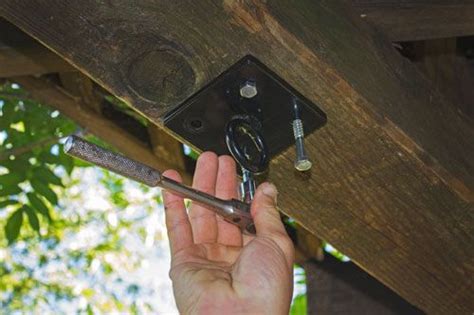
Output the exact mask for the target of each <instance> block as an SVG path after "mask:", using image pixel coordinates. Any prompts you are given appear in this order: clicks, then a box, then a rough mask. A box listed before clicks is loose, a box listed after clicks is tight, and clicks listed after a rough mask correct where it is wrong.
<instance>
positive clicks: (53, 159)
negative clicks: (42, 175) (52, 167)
mask: <svg viewBox="0 0 474 315" xmlns="http://www.w3.org/2000/svg"><path fill="white" fill-rule="evenodd" d="M38 159H39V160H40V161H42V162H44V163H49V164H61V159H60V158H59V156H57V155H54V154H51V152H49V151H46V150H43V151H42V152H41V153H40V154H39V156H38Z"/></svg>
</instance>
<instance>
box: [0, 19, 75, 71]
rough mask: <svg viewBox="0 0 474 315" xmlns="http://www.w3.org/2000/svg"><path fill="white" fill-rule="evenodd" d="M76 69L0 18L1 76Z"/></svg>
mask: <svg viewBox="0 0 474 315" xmlns="http://www.w3.org/2000/svg"><path fill="white" fill-rule="evenodd" d="M61 71H74V68H73V67H72V66H71V65H70V64H68V63H67V62H66V61H64V60H63V59H62V58H61V57H59V56H58V55H56V54H55V53H53V52H52V51H50V50H49V49H47V48H45V47H44V46H42V45H41V44H39V43H37V42H35V41H34V40H33V39H32V38H30V37H29V36H27V35H25V34H24V33H22V32H21V31H19V30H18V29H17V28H16V27H14V26H12V25H11V24H9V23H7V22H6V21H4V20H1V19H0V78H9V77H15V76H25V75H42V74H47V73H53V72H61Z"/></svg>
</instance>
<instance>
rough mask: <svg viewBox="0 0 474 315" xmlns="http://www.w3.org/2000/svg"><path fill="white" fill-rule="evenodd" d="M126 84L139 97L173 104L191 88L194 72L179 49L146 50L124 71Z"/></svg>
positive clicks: (161, 105)
mask: <svg viewBox="0 0 474 315" xmlns="http://www.w3.org/2000/svg"><path fill="white" fill-rule="evenodd" d="M127 79H128V82H129V87H130V88H131V89H132V91H133V92H134V93H135V94H136V95H137V96H138V97H140V98H141V99H143V100H145V101H148V102H152V103H159V104H157V105H159V106H160V107H166V106H169V105H174V104H175V103H176V102H178V101H181V100H182V99H183V97H185V96H186V95H187V92H188V91H189V90H190V89H192V87H193V86H194V82H195V74H194V71H193V68H192V67H191V65H190V64H189V63H188V62H187V60H186V59H185V58H184V57H183V56H182V55H181V54H179V53H178V52H176V51H173V50H170V49H160V50H152V51H147V52H145V53H143V54H141V55H139V56H137V57H136V58H134V59H132V60H131V62H130V65H129V67H128V71H127Z"/></svg>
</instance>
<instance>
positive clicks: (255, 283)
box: [164, 152, 294, 314]
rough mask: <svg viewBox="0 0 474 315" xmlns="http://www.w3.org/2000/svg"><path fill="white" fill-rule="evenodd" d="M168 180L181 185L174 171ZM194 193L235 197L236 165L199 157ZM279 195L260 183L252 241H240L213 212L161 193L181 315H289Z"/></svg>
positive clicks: (289, 263) (289, 248) (287, 250)
mask: <svg viewBox="0 0 474 315" xmlns="http://www.w3.org/2000/svg"><path fill="white" fill-rule="evenodd" d="M164 175H165V176H167V177H170V178H173V179H175V180H178V181H180V180H181V179H180V176H179V174H178V173H177V172H175V171H166V172H165V173H164ZM193 187H194V188H196V189H198V190H201V191H204V192H207V193H209V194H213V195H216V196H217V197H219V198H223V199H230V198H236V195H237V177H236V166H235V162H234V161H233V159H232V158H231V157H229V156H221V157H219V158H218V157H217V156H216V155H215V154H214V153H211V152H206V153H203V154H202V155H201V156H200V157H199V159H198V162H197V166H196V172H195V176H194V181H193ZM276 194H277V192H276V189H275V187H274V186H273V185H271V184H268V183H264V184H262V185H260V187H259V188H258V189H257V192H256V195H255V199H254V201H253V203H252V210H251V212H252V217H253V219H254V222H255V227H256V230H257V235H256V236H248V235H243V234H242V232H241V231H240V230H239V229H238V228H237V227H236V226H234V225H232V224H229V223H227V222H225V221H223V220H222V218H221V217H218V216H216V215H215V214H214V212H212V211H210V210H208V209H206V208H204V207H202V206H200V205H197V204H196V205H192V206H191V208H190V209H189V214H188V213H187V211H186V208H185V206H184V202H183V199H182V198H181V197H179V196H177V195H174V194H172V193H169V192H164V202H165V209H166V225H167V228H168V236H169V240H170V247H171V270H170V277H171V280H172V281H173V290H174V295H175V298H176V304H177V306H178V309H179V311H180V313H182V314H287V313H288V308H289V305H290V301H291V294H292V283H293V282H292V275H293V273H292V269H293V255H294V249H293V244H292V242H291V240H290V239H289V237H288V235H287V234H286V232H285V229H284V227H283V224H282V222H281V220H280V217H279V214H278V211H277V209H276Z"/></svg>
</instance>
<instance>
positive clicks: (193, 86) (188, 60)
mask: <svg viewBox="0 0 474 315" xmlns="http://www.w3.org/2000/svg"><path fill="white" fill-rule="evenodd" d="M0 15H3V16H5V17H6V18H7V19H9V20H10V21H11V22H13V23H14V24H16V25H18V26H19V27H21V28H22V29H24V30H25V31H26V32H28V33H29V34H31V35H32V36H34V37H35V38H37V39H39V40H40V41H41V42H43V43H44V44H45V45H47V46H48V47H50V48H51V49H53V50H55V51H56V52H57V53H59V54H60V55H62V56H63V57H64V58H66V59H67V60H68V61H70V62H72V63H73V64H74V65H76V66H77V67H79V68H81V70H82V71H84V72H86V73H87V74H88V75H89V76H90V77H92V78H94V80H96V81H98V82H99V83H100V84H101V85H103V86H104V87H106V88H107V89H108V90H109V91H112V92H113V93H114V94H115V95H117V96H119V97H121V98H122V99H123V100H125V101H127V102H128V103H129V104H131V105H132V106H134V107H135V108H136V109H137V110H139V111H140V112H142V113H144V114H145V115H146V116H147V117H148V118H149V119H151V120H153V121H155V122H156V123H157V124H160V123H161V117H162V115H163V114H164V113H165V112H167V111H168V110H170V109H172V108H174V107H175V106H176V105H177V104H179V103H180V102H181V101H183V100H185V99H186V98H188V97H189V96H190V95H192V94H193V93H195V92H196V91H198V90H199V89H200V88H201V87H203V86H204V85H205V84H206V83H208V82H209V81H210V80H211V79H213V78H214V77H215V76H217V75H218V74H220V73H221V72H223V71H224V70H225V69H227V68H228V67H229V66H231V65H232V64H233V63H234V62H236V61H237V60H239V59H240V58H241V57H243V56H244V55H247V54H252V55H254V56H256V57H257V58H258V59H260V60H261V61H262V62H263V63H265V64H266V65H267V66H268V67H269V68H271V69H272V70H273V71H275V72H276V73H277V74H279V75H280V76H281V77H283V78H284V79H285V80H286V81H288V82H289V83H290V84H291V85H292V86H294V87H295V88H296V89H297V90H299V91H300V92H301V93H302V94H304V95H305V96H306V97H308V98H309V99H311V100H312V101H314V102H315V103H318V104H319V105H320V106H321V107H322V108H323V109H324V110H325V112H326V113H327V115H328V124H327V126H326V127H324V128H323V129H322V130H321V131H318V132H317V133H314V134H312V135H309V136H308V137H307V140H306V143H307V145H308V152H309V154H310V156H312V158H313V160H314V167H313V170H312V172H311V174H306V175H302V174H297V173H296V172H295V171H294V169H293V159H294V149H293V148H290V149H288V150H287V151H286V152H284V153H283V154H282V155H280V156H279V157H277V158H275V159H274V160H273V161H272V163H271V167H270V174H269V177H270V180H272V181H273V182H275V183H276V184H277V186H278V187H279V189H280V198H279V200H280V206H281V209H282V210H283V211H285V212H286V213H287V214H288V215H290V216H291V217H293V218H294V219H296V220H297V221H298V222H299V223H301V224H302V225H303V226H304V227H305V228H306V229H308V230H310V231H312V232H314V233H315V234H316V235H318V236H319V237H321V238H322V239H324V240H326V241H328V242H330V243H331V244H333V245H334V246H336V247H337V248H338V249H339V250H341V251H342V252H344V253H345V254H347V255H348V256H350V257H351V258H352V259H353V260H354V261H355V262H356V263H357V264H359V265H360V266H361V267H362V268H364V269H365V270H367V271H368V272H369V273H370V274H372V275H374V276H375V277H376V278H378V279H379V280H381V281H382V282H383V283H385V284H386V285H387V286H389V287H390V288H392V289H393V290H395V291H396V292H397V293H399V294H400V295H401V296H402V297H404V298H405V299H407V300H408V301H409V302H411V303H413V304H415V305H417V306H418V307H420V308H422V309H423V310H425V311H427V312H430V313H434V314H435V313H438V314H448V313H449V314H454V313H469V312H472V310H473V309H474V300H473V299H472V296H473V295H474V287H473V280H472V279H474V207H473V200H474V158H473V156H474V142H473V141H472V139H474V128H473V126H472V124H471V123H470V122H469V121H467V120H466V119H465V117H463V116H461V115H459V114H458V113H457V111H456V110H455V108H454V107H453V106H451V105H450V104H448V103H447V102H446V100H445V98H444V97H443V96H442V95H441V94H439V93H438V92H437V91H436V90H434V89H433V87H432V86H431V85H430V84H429V82H428V81H427V80H425V78H424V77H422V76H421V74H420V73H419V71H418V70H417V69H416V67H415V66H414V65H412V64H411V63H410V62H409V61H408V60H405V59H404V58H402V57H401V56H399V55H398V54H397V52H396V51H395V50H394V49H393V47H392V45H391V43H390V41H389V40H388V39H387V38H385V37H383V36H382V35H381V34H380V33H378V32H377V33H375V32H373V30H372V29H371V28H369V27H367V26H366V25H365V24H364V23H363V21H361V19H360V16H358V15H353V10H352V9H351V8H348V7H345V6H343V5H341V4H340V1H334V0H321V1H313V0H301V1H297V2H288V1H286V0H275V1H272V2H267V3H264V2H263V1H256V0H255V1H245V2H242V1H236V0H225V1H223V2H215V1H211V0H208V1H206V0H202V1H173V2H159V3H157V2H152V1H149V2H145V3H142V4H136V5H134V6H133V7H132V6H131V5H130V4H129V2H128V1H115V2H113V3H109V2H107V3H101V2H97V1H82V2H81V3H80V4H79V3H77V4H74V3H70V2H68V1H64V0H62V1H61V0H56V1H53V2H48V4H45V2H43V1H40V0H28V1H26V0H4V1H3V2H2V3H1V4H0ZM65 34H67V36H65ZM289 132H290V131H289Z"/></svg>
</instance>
